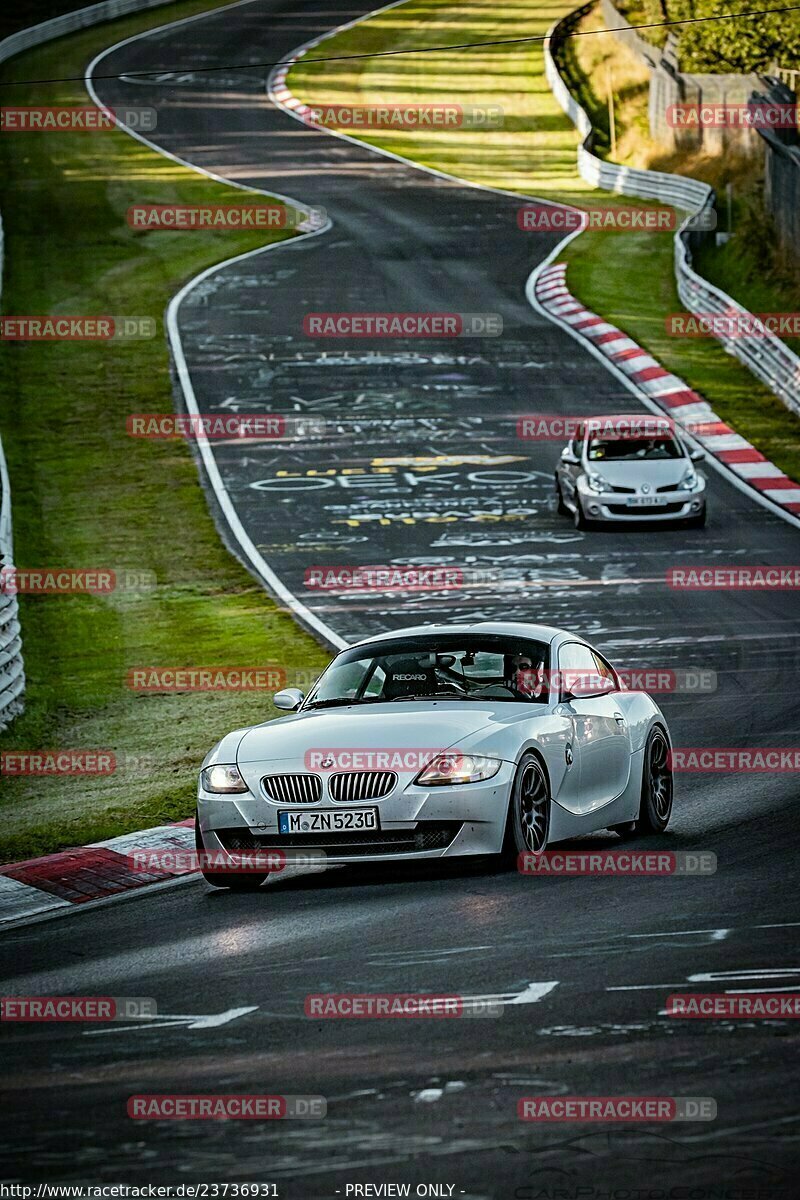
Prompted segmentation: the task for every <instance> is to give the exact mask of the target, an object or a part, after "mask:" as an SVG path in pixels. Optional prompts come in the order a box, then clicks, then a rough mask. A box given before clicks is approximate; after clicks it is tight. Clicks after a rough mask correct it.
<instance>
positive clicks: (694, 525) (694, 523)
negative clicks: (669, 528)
mask: <svg viewBox="0 0 800 1200" xmlns="http://www.w3.org/2000/svg"><path fill="white" fill-rule="evenodd" d="M705 527H706V510H705V509H703V511H702V512H701V513H698V514H697V516H696V517H689V518H688V520H687V522H686V528H687V529H705Z"/></svg>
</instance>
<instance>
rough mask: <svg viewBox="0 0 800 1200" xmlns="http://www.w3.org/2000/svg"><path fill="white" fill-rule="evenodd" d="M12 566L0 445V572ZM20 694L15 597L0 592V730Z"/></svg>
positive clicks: (8, 492) (6, 486) (8, 500)
mask: <svg viewBox="0 0 800 1200" xmlns="http://www.w3.org/2000/svg"><path fill="white" fill-rule="evenodd" d="M13 563H14V543H13V539H12V534H11V489H10V487H9V484H8V470H7V468H6V460H5V456H4V454H3V445H2V442H0V570H1V569H2V568H4V567H10V566H13ZM24 690H25V670H24V665H23V662H22V636H21V633H20V627H19V609H18V606H17V597H16V596H15V595H6V594H5V593H4V592H0V729H5V727H6V726H7V725H8V724H9V722H10V721H11V719H12V717H15V716H17V715H18V713H20V712H22V695H23V692H24Z"/></svg>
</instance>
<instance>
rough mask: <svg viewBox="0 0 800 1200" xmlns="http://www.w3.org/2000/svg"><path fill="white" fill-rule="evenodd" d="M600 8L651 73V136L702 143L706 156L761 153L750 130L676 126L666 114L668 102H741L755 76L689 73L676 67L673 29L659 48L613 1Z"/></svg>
mask: <svg viewBox="0 0 800 1200" xmlns="http://www.w3.org/2000/svg"><path fill="white" fill-rule="evenodd" d="M601 10H602V14H603V20H604V22H605V24H606V27H607V28H608V29H613V30H614V33H613V35H612V36H613V37H614V38H616V39H617V41H619V42H622V43H623V44H624V45H625V46H627V47H628V49H629V50H631V51H632V52H633V54H635V55H636V57H637V58H638V59H639V60H640V61H641V62H643V63H644V65H645V66H646V67H647V68H648V69H649V71H650V94H649V98H648V106H647V115H648V122H649V126H650V136H651V137H652V138H654V139H655V140H656V141H658V142H662V143H666V144H669V145H671V146H674V147H676V148H678V149H683V150H689V149H700V148H701V147H702V149H703V150H704V151H705V152H706V153H708V154H717V155H718V154H725V153H737V154H741V155H759V154H760V153H761V142H760V141H759V138H758V134H757V133H756V131H755V130H754V129H747V128H741V127H733V128H729V127H725V126H724V125H723V126H719V127H715V126H706V127H705V128H703V127H701V126H689V127H684V128H681V127H680V126H674V125H672V124H670V123H669V120H668V117H667V113H668V110H669V108H670V106H671V105H691V106H692V107H694V106H695V105H699V104H717V105H739V104H744V103H746V101H747V98H748V96H749V95H750V93H751V92H752V90H753V88H754V87H756V86H757V85H758V76H757V75H738V74H735V73H733V72H729V73H725V74H721V75H712V74H707V73H691V74H689V73H685V72H682V71H679V70H678V38H677V36H676V35H675V34H674V33H669V34H668V35H667V38H666V44H665V45H664V47H663V49H661V48H660V47H658V46H655V45H653V43H652V42H648V41H646V40H645V39H644V38H643V37H641V35H640V34H638V33H637V32H636V28H635V26H633V25H630V24H629V22H628V21H626V20H625V17H623V15H622V13H620V12H619V11H618V9H617V8H616V6H615V5H614V3H613V0H602V4H601Z"/></svg>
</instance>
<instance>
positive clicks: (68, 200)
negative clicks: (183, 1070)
mask: <svg viewBox="0 0 800 1200" xmlns="http://www.w3.org/2000/svg"><path fill="white" fill-rule="evenodd" d="M212 7H214V5H213V4H209V3H208V0H202V2H198V0H193V2H190V3H185V4H180V5H177V6H175V7H174V8H173V9H172V10H170V12H169V14H167V13H166V12H165V11H164V10H160V9H159V10H156V11H155V12H151V13H148V14H146V15H140V16H138V17H135V18H128V19H125V20H123V21H119V22H116V23H115V24H114V25H105V26H100V27H98V28H97V29H93V30H90V31H86V32H84V33H81V34H77V35H74V36H72V37H70V38H69V39H65V40H62V41H59V42H58V43H54V44H53V45H51V46H46V47H42V48H40V49H38V50H35V51H31V52H29V53H27V54H25V55H24V56H20V57H19V58H17V59H14V60H12V61H11V62H10V63H8V64H7V65H6V67H5V68H4V70H3V73H2V79H3V80H4V81H5V80H11V79H25V78H42V77H46V76H48V75H82V73H83V70H84V67H85V65H86V63H87V62H88V61H89V59H90V58H91V57H93V56H94V54H95V53H96V52H97V51H98V50H100V49H102V48H103V47H105V46H107V45H109V44H110V43H112V42H113V41H116V40H118V39H120V38H123V37H127V36H129V35H131V34H134V33H136V32H138V31H140V30H143V29H146V28H149V27H151V26H153V25H158V24H163V23H164V21H165V18H166V17H167V15H169V16H170V17H178V16H185V15H188V14H190V13H193V12H199V11H203V10H205V9H208V8H212ZM11 94H13V98H14V100H13V102H14V103H15V104H21V105H25V104H85V103H87V98H86V93H85V91H84V89H83V87H82V85H80V84H77V83H76V84H59V85H50V86H46V87H41V86H37V87H30V86H19V87H15V88H13V89H8V90H7V91H3V92H2V95H3V97H4V101H3V102H4V103H8V100H7V99H5V97H7V96H9V95H11ZM0 179H2V202H1V206H2V213H3V220H4V224H5V233H6V264H5V272H4V281H3V282H4V294H3V310H4V312H5V313H6V314H14V313H62V314H70V315H72V314H100V313H115V314H132V315H136V316H142V315H145V316H153V317H155V318H156V319H157V324H158V334H157V336H156V338H154V339H152V340H149V341H141V342H132V343H128V344H126V345H112V344H104V343H88V342H85V343H69V344H68V343H49V344H48V343H38V344H37V343H27V344H25V343H16V344H15V343H11V342H2V343H0V371H1V372H2V381H3V382H2V391H0V430H2V434H3V441H4V445H5V449H6V456H7V458H8V462H9V471H10V475H11V485H12V501H13V514H14V536H15V551H16V559H17V565H18V566H19V567H45V566H50V567H65V566H66V567H97V566H106V567H111V568H113V569H121V568H130V569H132V570H142V571H151V572H154V573H155V577H156V580H157V587H156V588H155V590H153V591H150V592H148V591H145V592H142V593H141V594H139V595H136V594H131V595H125V594H122V593H120V594H112V595H111V596H109V597H105V598H100V597H93V596H88V595H80V596H74V597H67V596H63V597H57V596H51V597H48V596H39V597H34V596H23V597H21V598H20V609H21V620H22V626H23V639H24V654H25V661H26V670H27V676H28V689H27V697H26V699H27V706H26V711H25V713H24V715H23V716H22V717H20V718H18V719H17V720H16V721H15V722H14V723H13V724H12V726H11V727H10V729H9V730H7V731H6V733H5V734H4V735H3V736H2V738H0V747H2V748H4V749H12V748H13V749H17V748H19V749H32V748H36V747H38V748H49V747H69V748H72V747H85V748H109V749H112V750H114V751H115V752H117V753H118V754H119V755H121V756H124V755H126V754H141V755H146V756H148V757H149V758H150V760H151V762H150V765H149V766H148V765H146V764H145V765H143V766H140V767H139V768H136V767H135V766H128V767H126V768H125V769H121V770H119V771H118V772H117V773H116V774H115V775H113V776H109V777H105V778H92V777H85V778H81V777H75V778H61V777H55V778H38V779H37V778H24V777H17V778H12V777H7V778H5V779H4V780H3V785H2V797H0V830H1V831H2V832H1V833H0V861H9V860H14V859H19V858H21V857H25V856H29V855H35V854H41V853H45V852H48V851H51V850H55V849H57V848H59V847H61V846H65V845H72V844H82V843H85V842H87V841H95V840H99V839H102V838H106V837H110V836H113V835H116V834H119V833H122V832H126V831H129V830H134V829H139V828H143V827H146V826H148V825H153V824H157V823H159V822H162V821H170V820H175V819H180V818H182V817H185V816H187V815H189V814H190V813H191V811H192V808H193V795H194V787H195V779H196V770H197V766H198V764H199V761H200V760H201V759H202V757H203V755H204V754H205V753H206V751H207V750H208V748H209V747H210V746H211V745H212V744H213V742H214V741H215V740H216V739H217V738H218V737H219V736H221V735H222V734H223V733H225V732H226V731H227V730H229V729H232V728H235V727H237V726H239V725H244V724H251V723H254V722H257V721H259V720H264V719H267V718H269V717H271V716H274V715H276V710H275V709H274V708H273V707H272V705H271V704H270V702H269V700H268V696H267V694H265V693H261V692H240V693H236V692H216V693H201V692H199V693H182V694H168V695H149V694H148V695H145V694H140V693H134V692H132V691H130V690H129V689H128V688H127V686H126V676H127V672H128V670H129V668H131V667H134V666H142V665H151V664H152V665H163V666H168V665H216V664H219V665H230V666H256V665H262V664H265V663H279V664H284V665H286V666H287V668H288V669H290V670H293V669H297V670H301V671H306V670H307V671H310V672H314V671H318V670H319V669H321V667H322V666H323V665H324V663H325V661H326V657H327V656H326V654H325V652H324V651H323V650H322V649H321V648H320V647H319V646H317V644H316V643H315V642H314V641H313V640H312V639H311V638H310V637H308V636H307V635H306V634H304V633H303V632H302V631H301V630H300V629H299V627H298V626H297V625H296V624H295V622H294V621H293V620H292V619H291V617H290V616H289V615H288V614H286V613H285V612H283V611H281V610H279V609H278V607H277V606H276V605H275V604H274V603H273V602H272V601H271V600H270V599H269V598H268V597H267V596H266V595H265V593H264V592H263V590H262V589H261V587H259V586H258V585H257V584H256V583H255V582H254V580H253V579H252V578H251V577H250V575H249V574H248V573H247V572H246V571H245V570H244V569H243V568H242V567H241V566H240V565H239V563H238V562H237V561H236V560H235V559H234V558H233V557H232V556H231V555H230V554H228V552H227V551H226V550H225V549H224V548H223V546H222V544H221V541H220V538H219V535H218V533H217V531H216V529H215V526H214V524H213V521H212V519H211V517H210V515H209V511H208V508H207V504H206V499H205V496H204V493H203V490H202V488H201V486H200V483H199V479H198V472H197V467H196V465H195V462H194V459H193V457H192V455H191V453H190V450H189V448H188V447H187V446H186V445H185V444H184V443H182V442H152V441H142V440H137V439H131V438H129V437H128V436H127V434H126V427H125V422H126V417H127V416H128V414H130V413H133V412H171V411H172V407H173V400H172V391H171V384H170V377H169V359H168V353H167V344H166V338H165V333H164V321H163V314H164V309H165V307H166V305H167V303H168V301H169V299H170V298H171V297H172V296H173V295H174V293H175V292H176V291H177V290H178V288H179V287H180V285H181V284H182V283H183V282H185V281H186V280H188V279H190V278H192V277H193V276H194V275H195V274H197V273H198V272H199V271H200V270H202V269H203V268H204V267H206V266H208V265H210V264H212V263H214V262H220V261H223V260H225V259H227V258H230V257H231V256H232V255H234V254H237V253H242V252H244V251H247V250H251V249H254V248H255V247H257V246H259V245H263V244H265V242H267V241H269V240H274V239H275V237H280V236H282V235H281V234H276V235H270V234H263V233H261V234H253V233H246V234H240V233H235V232H217V233H199V232H185V233H180V232H179V233H167V232H149V233H139V232H134V231H132V230H131V229H130V228H129V227H128V226H127V224H126V219H125V214H126V210H127V208H128V206H129V205H131V204H133V203H135V202H139V201H142V202H153V203H169V202H173V201H184V202H189V203H193V202H198V201H212V200H216V201H221V202H228V203H230V202H235V201H241V200H242V193H241V191H238V190H236V189H232V188H227V187H224V186H222V185H218V184H215V183H213V182H212V181H210V180H208V179H206V178H205V177H203V176H200V175H197V174H195V173H193V172H191V171H189V170H186V169H183V168H181V167H179V166H178V165H177V164H175V163H172V162H170V161H169V160H168V159H165V158H164V157H162V156H161V155H159V154H157V153H155V152H151V151H150V150H149V149H147V148H146V147H144V146H142V145H141V144H139V143H138V142H136V141H134V140H133V139H132V138H130V137H128V136H127V135H126V134H124V133H121V132H118V131H113V132H101V133H71V134H60V135H57V134H54V135H51V134H49V133H36V134H30V135H28V134H21V133H17V134H7V135H6V136H5V137H3V138H1V139H0ZM265 503H267V502H266V501H265Z"/></svg>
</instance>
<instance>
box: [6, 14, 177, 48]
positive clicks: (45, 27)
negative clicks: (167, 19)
mask: <svg viewBox="0 0 800 1200" xmlns="http://www.w3.org/2000/svg"><path fill="white" fill-rule="evenodd" d="M171 2H172V0H102V2H101V3H100V4H90V5H88V7H86V8H79V9H76V10H75V12H69V13H63V14H62V15H61V16H60V17H52V18H51V19H50V20H49V21H42V22H40V24H39V25H29V26H28V28H27V29H18V30H17V32H16V33H12V34H9V36H8V37H7V38H3V40H2V41H1V42H0V62H6V60H7V59H9V58H13V57H14V55H15V54H21V53H22V51H23V50H31V49H32V48H33V47H34V46H41V45H42V43H43V42H50V41H52V40H53V39H54V38H60V37H63V36H64V35H65V34H67V33H77V31H78V30H79V29H88V28H89V26H91V25H100V24H102V22H103V21H113V20H114V18H115V17H125V16H127V15H128V14H129V13H134V12H143V11H144V10H146V9H148V8H158V7H159V6H160V5H162V4H169V3H171Z"/></svg>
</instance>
